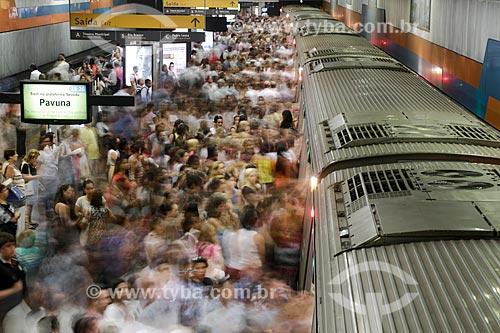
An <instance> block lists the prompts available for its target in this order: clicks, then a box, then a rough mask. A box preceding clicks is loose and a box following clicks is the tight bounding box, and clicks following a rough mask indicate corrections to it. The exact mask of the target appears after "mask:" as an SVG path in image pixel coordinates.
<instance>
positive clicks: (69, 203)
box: [54, 184, 78, 226]
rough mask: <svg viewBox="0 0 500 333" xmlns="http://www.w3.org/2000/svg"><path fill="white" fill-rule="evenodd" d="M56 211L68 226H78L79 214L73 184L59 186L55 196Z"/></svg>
mask: <svg viewBox="0 0 500 333" xmlns="http://www.w3.org/2000/svg"><path fill="white" fill-rule="evenodd" d="M55 202H56V205H55V207H54V211H55V213H56V215H57V216H58V217H59V218H60V220H61V222H62V223H63V224H65V225H67V226H76V223H77V222H78V216H77V214H76V211H75V189H74V187H73V186H72V185H71V184H64V185H61V186H60V187H59V189H58V190H57V193H56V198H55Z"/></svg>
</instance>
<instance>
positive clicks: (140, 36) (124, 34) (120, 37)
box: [116, 30, 161, 42]
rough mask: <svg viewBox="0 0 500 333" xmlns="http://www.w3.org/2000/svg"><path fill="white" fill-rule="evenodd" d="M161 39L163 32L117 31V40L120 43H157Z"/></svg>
mask: <svg viewBox="0 0 500 333" xmlns="http://www.w3.org/2000/svg"><path fill="white" fill-rule="evenodd" d="M160 39H161V32H160V31H159V30H156V31H155V30H150V31H117V32H116V40H117V41H119V42H132V41H135V42H142V41H151V42H157V41H159V40H160Z"/></svg>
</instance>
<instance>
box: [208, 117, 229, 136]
mask: <svg viewBox="0 0 500 333" xmlns="http://www.w3.org/2000/svg"><path fill="white" fill-rule="evenodd" d="M219 129H220V130H221V131H222V134H225V133H226V129H225V128H224V118H222V116H221V115H216V116H215V117H214V126H213V127H212V128H210V133H212V135H213V136H215V135H216V134H217V130H219Z"/></svg>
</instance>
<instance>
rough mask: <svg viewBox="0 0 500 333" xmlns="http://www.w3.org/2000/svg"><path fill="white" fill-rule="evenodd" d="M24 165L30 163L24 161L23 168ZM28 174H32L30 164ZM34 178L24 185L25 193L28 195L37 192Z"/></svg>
mask: <svg viewBox="0 0 500 333" xmlns="http://www.w3.org/2000/svg"><path fill="white" fill-rule="evenodd" d="M24 165H28V163H26V162H24V161H23V163H22V164H21V169H22V168H23V167H24ZM28 174H29V175H30V176H31V171H30V167H29V165H28ZM33 182H34V180H30V181H27V182H26V184H25V185H24V194H25V195H26V196H30V195H33V194H35V187H34V183H33Z"/></svg>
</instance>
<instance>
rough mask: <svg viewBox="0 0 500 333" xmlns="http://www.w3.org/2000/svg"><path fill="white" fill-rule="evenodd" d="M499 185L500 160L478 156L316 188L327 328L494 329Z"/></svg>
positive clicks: (366, 171)
mask: <svg viewBox="0 0 500 333" xmlns="http://www.w3.org/2000/svg"><path fill="white" fill-rule="evenodd" d="M499 185H500V167H499V166H492V165H489V164H478V163H463V162H428V161H411V162H401V163H392V164H391V163H389V164H384V165H370V166H363V167H357V168H350V169H349V168H347V169H343V170H341V171H337V172H333V173H331V174H330V175H329V176H328V177H327V178H325V179H324V180H323V182H322V183H321V184H320V185H319V188H318V189H317V190H316V191H315V193H316V194H315V196H316V198H315V202H316V204H315V207H316V208H315V209H316V212H315V216H316V220H317V221H320V223H317V224H316V230H315V233H314V234H315V237H316V240H315V242H316V251H315V253H316V260H315V266H316V267H317V268H318V269H317V270H316V274H317V276H316V291H317V295H316V296H317V299H318V300H319V301H318V302H319V303H318V306H317V308H316V311H317V312H319V313H318V314H319V318H325V320H321V319H320V323H319V325H320V326H321V327H322V332H335V331H337V330H338V331H350V332H351V331H352V332H355V331H361V332H364V331H376V332H381V331H405V330H417V331H423V332H430V331H442V332H445V331H481V332H487V331H490V332H493V331H494V330H495V328H496V327H498V326H499V325H500V316H498V314H499V313H500V290H499V289H498V286H499V285H500V283H499V282H500V275H499V273H498V269H499V267H500V241H499V239H498V237H499V231H500V218H499V217H498V214H497V210H498V209H497V207H498V206H499V204H500V202H499V201H500V187H499ZM398 302H399V303H398ZM332 317H333V318H335V320H331V318H332ZM326 318H328V320H326Z"/></svg>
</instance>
